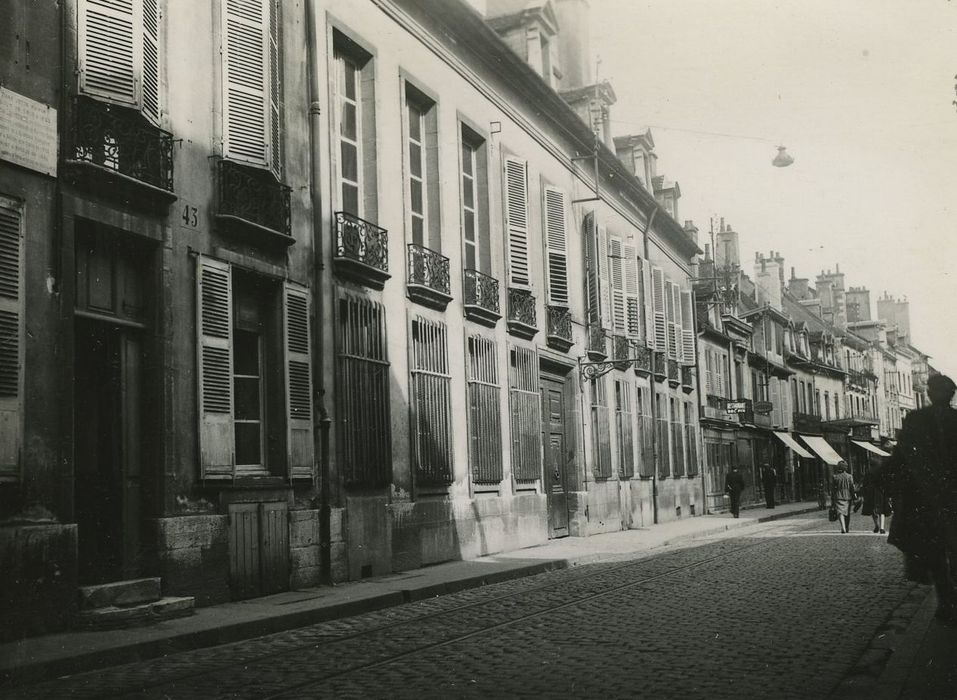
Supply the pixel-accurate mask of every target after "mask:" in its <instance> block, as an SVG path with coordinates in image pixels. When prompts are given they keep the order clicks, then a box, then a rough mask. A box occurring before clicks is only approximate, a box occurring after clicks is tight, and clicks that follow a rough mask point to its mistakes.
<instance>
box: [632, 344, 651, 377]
mask: <svg viewBox="0 0 957 700" xmlns="http://www.w3.org/2000/svg"><path fill="white" fill-rule="evenodd" d="M632 352H633V353H634V357H635V358H637V359H636V360H635V364H634V367H635V374H637V375H639V376H642V377H647V376H648V375H649V374H651V358H652V357H653V353H652V351H651V349H650V348H648V347H647V346H645V345H642V344H641V343H635V344H634V345H633V346H632Z"/></svg>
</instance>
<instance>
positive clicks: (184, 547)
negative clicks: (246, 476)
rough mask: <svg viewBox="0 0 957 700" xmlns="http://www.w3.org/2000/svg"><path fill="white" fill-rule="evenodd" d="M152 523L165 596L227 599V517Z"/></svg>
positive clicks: (198, 601)
mask: <svg viewBox="0 0 957 700" xmlns="http://www.w3.org/2000/svg"><path fill="white" fill-rule="evenodd" d="M154 522H155V524H156V540H155V541H156V554H157V561H158V575H159V576H160V577H162V579H163V593H164V595H184V596H185V595H190V596H194V597H195V598H196V604H197V605H215V604H216V603H225V602H226V601H228V600H229V599H230V594H229V521H228V517H227V516H226V515H188V516H179V517H172V518H160V519H158V520H156V521H154Z"/></svg>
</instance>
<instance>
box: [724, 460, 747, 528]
mask: <svg viewBox="0 0 957 700" xmlns="http://www.w3.org/2000/svg"><path fill="white" fill-rule="evenodd" d="M724 490H725V493H727V494H728V496H730V497H731V515H733V516H734V517H736V518H737V517H738V512H739V511H740V510H741V492H742V491H744V477H743V476H741V472H739V471H738V467H737V465H731V471H729V472H728V473H727V474H726V475H725V477H724Z"/></svg>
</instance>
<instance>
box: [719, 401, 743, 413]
mask: <svg viewBox="0 0 957 700" xmlns="http://www.w3.org/2000/svg"><path fill="white" fill-rule="evenodd" d="M724 410H725V411H726V412H727V413H728V414H736V413H747V412H748V402H747V401H728V403H726V404H725V407H724Z"/></svg>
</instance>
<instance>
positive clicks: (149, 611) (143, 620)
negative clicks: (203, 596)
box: [74, 596, 195, 629]
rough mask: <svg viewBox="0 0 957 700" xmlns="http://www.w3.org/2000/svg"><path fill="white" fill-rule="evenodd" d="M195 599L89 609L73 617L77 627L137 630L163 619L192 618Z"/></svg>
mask: <svg viewBox="0 0 957 700" xmlns="http://www.w3.org/2000/svg"><path fill="white" fill-rule="evenodd" d="M194 605H195V599H194V598H193V597H192V596H188V597H181V598H180V597H165V598H160V599H159V600H155V601H151V602H148V603H140V604H139V605H126V606H117V605H107V606H104V607H100V608H93V609H91V610H81V611H80V612H79V613H77V615H76V617H75V618H74V623H75V627H76V628H81V629H125V628H127V627H140V626H143V625H149V624H152V623H154V622H161V621H162V620H172V619H173V618H176V617H186V616H187V615H192V614H193V612H194V610H193V608H194Z"/></svg>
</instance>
